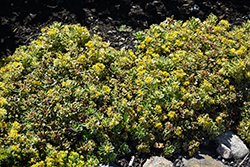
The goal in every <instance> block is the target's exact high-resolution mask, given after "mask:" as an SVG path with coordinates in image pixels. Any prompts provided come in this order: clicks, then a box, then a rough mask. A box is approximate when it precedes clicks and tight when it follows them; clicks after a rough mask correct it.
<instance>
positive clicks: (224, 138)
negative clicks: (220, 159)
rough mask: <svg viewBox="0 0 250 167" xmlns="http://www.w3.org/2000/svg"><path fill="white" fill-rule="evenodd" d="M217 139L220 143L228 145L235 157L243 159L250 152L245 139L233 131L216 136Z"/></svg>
mask: <svg viewBox="0 0 250 167" xmlns="http://www.w3.org/2000/svg"><path fill="white" fill-rule="evenodd" d="M215 141H216V142H217V143H218V144H224V145H225V146H227V147H228V148H229V149H230V150H231V152H232V155H233V157H234V158H235V159H242V158H244V157H245V156H246V155H247V154H248V153H249V149H248V148H247V146H246V145H245V144H244V143H243V141H242V140H241V139H240V138H239V137H238V136H237V135H235V134H233V133H232V132H231V131H227V132H224V133H222V134H221V135H219V136H218V137H216V138H215Z"/></svg>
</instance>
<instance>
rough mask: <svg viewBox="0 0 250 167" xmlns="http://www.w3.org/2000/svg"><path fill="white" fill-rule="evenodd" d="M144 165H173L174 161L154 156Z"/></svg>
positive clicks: (163, 166) (148, 166)
mask: <svg viewBox="0 0 250 167" xmlns="http://www.w3.org/2000/svg"><path fill="white" fill-rule="evenodd" d="M143 167H173V163H172V162H171V161H169V160H167V159H165V158H163V157H159V156H153V157H150V159H148V160H147V161H146V162H145V164H144V165H143Z"/></svg>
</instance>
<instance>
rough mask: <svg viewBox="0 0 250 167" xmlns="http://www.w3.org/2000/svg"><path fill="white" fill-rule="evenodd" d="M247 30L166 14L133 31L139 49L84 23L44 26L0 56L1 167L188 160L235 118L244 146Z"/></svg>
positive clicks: (213, 20) (246, 129) (249, 64)
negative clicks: (159, 153)
mask: <svg viewBox="0 0 250 167" xmlns="http://www.w3.org/2000/svg"><path fill="white" fill-rule="evenodd" d="M249 28H250V22H249V21H248V22H247V23H244V24H243V25H242V26H241V27H235V28H230V25H229V23H228V22H227V21H225V20H222V21H220V22H219V23H218V24H217V18H216V16H214V15H212V14H211V15H210V16H209V17H208V18H207V20H206V21H204V22H201V21H200V20H199V19H196V18H192V19H190V20H188V21H186V22H184V23H183V22H182V21H176V20H173V19H172V18H167V19H166V20H165V21H164V22H162V23H161V24H160V25H152V26H151V27H150V29H148V30H145V31H144V32H137V33H136V34H135V36H136V38H137V39H138V46H137V47H138V51H137V52H136V53H133V52H132V51H131V50H129V51H126V50H125V49H121V50H120V51H117V50H115V49H113V48H112V47H109V44H108V43H105V42H102V39H101V38H100V37H99V36H97V35H94V36H93V37H91V36H90V34H89V32H88V30H87V29H86V28H85V27H81V26H80V25H61V24H60V23H54V24H53V25H51V26H50V27H45V28H43V29H42V30H41V31H42V33H41V36H40V37H39V38H38V39H37V40H35V41H33V42H31V43H30V44H29V45H28V46H21V47H19V48H18V49H17V50H16V52H15V53H14V55H13V56H11V57H7V58H5V59H4V60H3V61H2V66H1V69H0V131H1V133H0V142H1V146H0V147H1V150H0V165H8V166H12V165H15V166H97V165H98V164H99V163H100V162H102V163H109V162H112V161H114V160H115V159H116V158H117V157H118V156H123V155H125V154H127V153H128V152H129V151H130V148H132V147H134V148H136V149H137V151H138V152H150V149H151V148H152V147H157V148H163V151H164V154H165V155H166V156H171V155H172V154H173V153H174V151H176V150H177V149H179V148H182V149H184V150H186V151H187V152H188V153H189V155H190V156H192V155H193V154H194V153H195V152H196V151H197V150H198V148H199V145H200V143H201V142H202V140H203V139H204V138H205V137H210V139H212V138H214V137H215V136H217V135H219V134H220V133H221V132H223V131H225V130H228V129H230V127H232V125H236V124H237V123H239V125H238V133H239V134H240V135H241V136H242V138H244V139H246V141H247V142H249V141H250V134H249V129H250V124H249V119H250V117H249V113H250V112H249V109H248V106H249V99H250V98H249V97H250V96H249V92H248V87H249V84H250V82H249V77H250V68H249V67H250V55H249V49H250V48H249V47H250V30H249ZM243 102H245V103H243ZM233 106H238V107H233ZM241 107H242V108H241ZM241 114H242V116H241ZM242 117H243V118H242Z"/></svg>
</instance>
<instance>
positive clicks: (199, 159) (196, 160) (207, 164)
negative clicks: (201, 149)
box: [183, 154, 227, 167]
mask: <svg viewBox="0 0 250 167" xmlns="http://www.w3.org/2000/svg"><path fill="white" fill-rule="evenodd" d="M183 164H184V166H185V167H227V166H226V165H224V164H223V163H222V162H220V161H217V160H215V159H213V158H212V157H211V156H209V155H207V154H198V155H195V156H194V157H193V158H190V159H185V158H183Z"/></svg>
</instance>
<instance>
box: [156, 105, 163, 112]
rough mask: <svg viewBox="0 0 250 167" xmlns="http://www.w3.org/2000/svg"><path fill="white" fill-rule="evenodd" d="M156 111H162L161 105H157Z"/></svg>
mask: <svg viewBox="0 0 250 167" xmlns="http://www.w3.org/2000/svg"><path fill="white" fill-rule="evenodd" d="M155 111H156V112H158V113H161V111H162V109H161V106H159V105H157V106H156V107H155Z"/></svg>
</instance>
